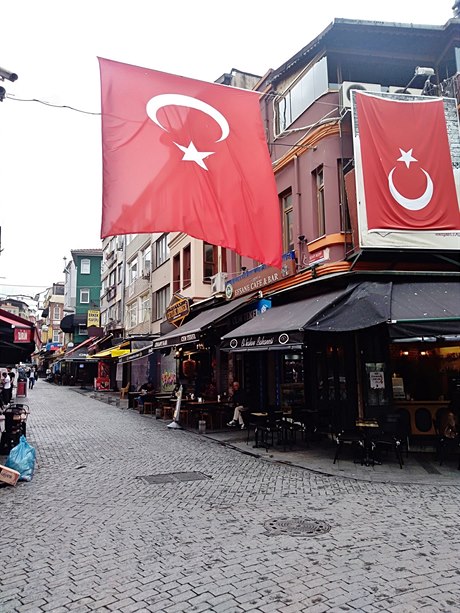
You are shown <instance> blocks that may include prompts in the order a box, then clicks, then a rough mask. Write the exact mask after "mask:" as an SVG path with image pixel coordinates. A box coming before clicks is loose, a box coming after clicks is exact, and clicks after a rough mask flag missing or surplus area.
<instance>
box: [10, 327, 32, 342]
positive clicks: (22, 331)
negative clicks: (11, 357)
mask: <svg viewBox="0 0 460 613" xmlns="http://www.w3.org/2000/svg"><path fill="white" fill-rule="evenodd" d="M31 340H32V330H31V329H30V328H15V329H14V342H15V343H30V342H31Z"/></svg>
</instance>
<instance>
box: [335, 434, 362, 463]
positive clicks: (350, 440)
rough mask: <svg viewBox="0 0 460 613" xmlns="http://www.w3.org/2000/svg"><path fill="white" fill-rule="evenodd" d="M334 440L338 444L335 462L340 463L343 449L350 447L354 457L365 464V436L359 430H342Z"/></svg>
mask: <svg viewBox="0 0 460 613" xmlns="http://www.w3.org/2000/svg"><path fill="white" fill-rule="evenodd" d="M334 439H335V442H336V448H335V455H334V462H333V464H335V463H336V462H338V461H339V459H340V457H341V455H342V452H343V449H344V447H345V446H349V447H350V448H351V450H352V451H353V456H354V458H355V460H356V459H358V460H359V461H361V462H363V460H364V454H365V448H364V436H363V434H362V433H361V432H359V431H358V430H340V431H339V432H336V433H335V434H334Z"/></svg>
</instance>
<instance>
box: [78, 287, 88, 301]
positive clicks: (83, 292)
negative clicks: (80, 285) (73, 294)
mask: <svg viewBox="0 0 460 613" xmlns="http://www.w3.org/2000/svg"><path fill="white" fill-rule="evenodd" d="M80 303H81V304H89V289H81V290H80Z"/></svg>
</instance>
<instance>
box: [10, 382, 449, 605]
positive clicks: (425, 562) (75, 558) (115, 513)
mask: <svg viewBox="0 0 460 613" xmlns="http://www.w3.org/2000/svg"><path fill="white" fill-rule="evenodd" d="M28 403H29V405H30V407H31V415H30V417H29V422H28V440H29V442H30V443H31V444H33V445H34V446H35V447H36V449H37V455H38V465H37V469H36V473H35V476H34V478H33V480H32V481H31V482H30V483H19V484H18V485H17V486H16V487H15V488H11V487H8V486H5V487H2V488H0V510H1V517H2V524H1V525H2V528H1V536H2V541H1V547H0V567H1V568H2V573H1V579H0V611H1V612H2V613H12V612H16V611H17V612H26V611H27V612H35V611H36V612H45V611H52V612H54V613H58V612H59V613H61V612H66V611H79V612H80V611H81V612H86V611H115V612H118V611H120V612H123V613H131V612H137V611H151V612H154V611H159V612H165V613H179V612H182V611H184V612H202V611H206V612H215V613H240V612H245V611H249V612H253V613H259V612H260V613H272V612H280V613H295V612H301V611H305V612H308V613H321V612H326V611H327V612H331V613H332V612H335V613H339V612H343V611H360V612H361V611H362V612H366V613H373V612H375V611H391V612H395V613H404V612H412V611H417V612H418V611H426V612H433V613H436V612H446V613H447V612H449V613H451V612H452V613H454V612H458V611H460V582H459V578H460V569H459V568H458V559H459V553H460V531H459V529H458V524H459V513H458V507H459V501H460V485H459V484H460V481H458V480H455V479H453V478H452V479H446V480H445V481H443V482H442V483H439V484H437V483H435V482H433V481H432V475H430V480H429V481H427V482H425V483H422V482H419V483H410V482H408V483H388V482H384V481H383V480H381V481H365V480H362V479H359V478H356V477H353V478H348V477H347V476H345V475H330V474H321V473H319V472H312V471H310V470H306V469H305V468H302V467H298V466H294V465H289V464H282V463H280V462H276V461H274V458H269V457H268V458H267V460H268V461H267V460H266V459H264V457H253V456H252V455H248V454H243V453H241V452H240V451H239V450H238V449H234V448H232V447H229V446H227V445H222V444H218V443H217V442H216V441H215V440H212V439H211V438H208V437H204V436H200V435H197V434H194V433H191V432H185V431H181V430H170V429H168V428H167V427H166V422H162V421H157V420H155V419H154V418H152V417H149V416H142V415H139V414H137V413H135V412H133V411H129V410H122V409H120V408H118V407H115V406H110V405H107V404H104V403H101V402H99V401H97V400H95V399H92V398H90V397H88V396H83V395H81V394H78V393H76V390H73V389H69V388H62V387H56V386H53V385H50V384H48V383H46V382H44V381H41V380H39V381H38V383H37V385H36V387H35V389H34V390H32V391H31V392H30V397H29V398H28ZM269 455H270V454H269ZM3 459H4V458H0V462H1V461H2V460H3ZM398 470H399V468H398ZM190 472H193V473H201V474H202V476H205V477H207V478H203V479H202V480H193V481H180V480H178V477H176V479H175V480H174V481H173V482H171V483H155V484H149V483H148V482H147V481H146V480H144V479H142V478H139V477H143V476H148V475H158V474H170V473H190ZM407 474H409V472H408V473H407ZM456 474H457V475H458V473H456ZM198 476H200V475H198ZM179 477H180V475H179ZM307 519H310V520H313V521H320V522H327V524H328V525H329V527H330V530H329V531H327V532H325V533H324V534H316V533H315V535H313V536H308V535H304V534H303V533H302V527H304V526H305V520H307ZM282 520H283V521H282ZM276 526H278V527H280V526H281V528H283V527H284V528H286V530H283V529H280V530H277V529H274V527H275V528H276ZM296 526H297V528H296Z"/></svg>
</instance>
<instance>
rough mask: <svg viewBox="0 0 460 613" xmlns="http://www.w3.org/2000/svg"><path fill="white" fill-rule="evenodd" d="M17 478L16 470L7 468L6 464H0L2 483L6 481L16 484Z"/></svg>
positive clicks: (0, 479) (9, 483)
mask: <svg viewBox="0 0 460 613" xmlns="http://www.w3.org/2000/svg"><path fill="white" fill-rule="evenodd" d="M18 479H19V473H18V471H17V470H13V469H12V468H7V467H6V466H2V465H1V464H0V481H2V482H3V483H8V485H16V483H17V481H18Z"/></svg>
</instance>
